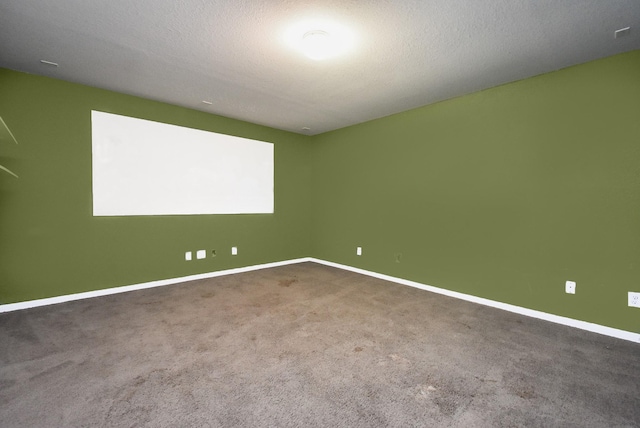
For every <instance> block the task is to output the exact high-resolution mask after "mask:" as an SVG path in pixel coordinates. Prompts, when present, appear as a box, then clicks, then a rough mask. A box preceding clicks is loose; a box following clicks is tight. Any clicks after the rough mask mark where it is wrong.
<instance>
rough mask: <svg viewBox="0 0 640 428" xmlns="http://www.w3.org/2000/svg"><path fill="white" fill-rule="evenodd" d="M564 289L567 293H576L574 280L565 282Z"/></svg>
mask: <svg viewBox="0 0 640 428" xmlns="http://www.w3.org/2000/svg"><path fill="white" fill-rule="evenodd" d="M564 291H566V292H567V293H568V294H576V282H575V281H567V282H565V283H564Z"/></svg>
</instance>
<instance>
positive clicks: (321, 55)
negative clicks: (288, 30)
mask: <svg viewBox="0 0 640 428" xmlns="http://www.w3.org/2000/svg"><path fill="white" fill-rule="evenodd" d="M333 44H334V43H332V40H331V36H330V35H329V33H327V32H326V31H322V30H313V31H307V32H306V33H304V36H302V49H303V51H304V54H305V55H306V56H308V57H309V58H311V59H314V60H316V61H319V60H323V59H327V58H329V57H330V56H331V55H332V54H333V50H334V49H333Z"/></svg>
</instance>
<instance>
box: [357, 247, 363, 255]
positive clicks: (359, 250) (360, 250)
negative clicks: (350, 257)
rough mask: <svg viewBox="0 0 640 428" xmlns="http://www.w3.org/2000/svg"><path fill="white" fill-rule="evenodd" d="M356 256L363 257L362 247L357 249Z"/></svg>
mask: <svg viewBox="0 0 640 428" xmlns="http://www.w3.org/2000/svg"><path fill="white" fill-rule="evenodd" d="M356 254H357V255H359V256H361V255H362V247H357V248H356Z"/></svg>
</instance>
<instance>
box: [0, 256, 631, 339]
mask: <svg viewBox="0 0 640 428" xmlns="http://www.w3.org/2000/svg"><path fill="white" fill-rule="evenodd" d="M304 262H314V263H318V264H321V265H325V266H331V267H334V268H338V269H343V270H347V271H351V272H355V273H359V274H361V275H367V276H370V277H373V278H378V279H382V280H384V281H389V282H395V283H397V284H402V285H407V286H409V287H414V288H419V289H421V290H425V291H430V292H432V293H437V294H442V295H445V296H449V297H454V298H456V299H461V300H466V301H468V302H472V303H478V304H480V305H485V306H490V307H492V308H497V309H502V310H504V311H509V312H513V313H516V314H520V315H524V316H528V317H532V318H538V319H541V320H545V321H550V322H553V323H556V324H562V325H566V326H569V327H574V328H579V329H581V330H586V331H590V332H593V333H598V334H602V335H605V336H610V337H615V338H618V339H623V340H627V341H630V342H635V343H640V333H633V332H631V331H626V330H620V329H617V328H612V327H607V326H603V325H600V324H594V323H590V322H586V321H580V320H576V319H573V318H567V317H563V316H559V315H553V314H548V313H546V312H541V311H537V310H533V309H528V308H523V307H521V306H515V305H510V304H508V303H502V302H498V301H495V300H490V299H485V298H483V297H477V296H473V295H471V294H465V293H459V292H457V291H451V290H447V289H445V288H439V287H434V286H432V285H426V284H422V283H419V282H415V281H410V280H408V279H403V278H397V277H395V276H391V275H385V274H382V273H377V272H372V271H369V270H365V269H360V268H356V267H352V266H348V265H343V264H340V263H335V262H330V261H327V260H322V259H317V258H315V257H302V258H299V259H290V260H283V261H280V262H272V263H265V264H260V265H253V266H245V267H240V268H233V269H226V270H221V271H216V272H207V273H201V274H196V275H189V276H183V277H179V278H169V279H161V280H157V281H149V282H144V283H140V284H133V285H124V286H121V287H113V288H106V289H103V290H94V291H87V292H83V293H75V294H67V295H64V296H56V297H49V298H45V299H37V300H28V301H25V302H18V303H8V304H4V305H0V313H3V312H13V311H19V310H22V309H29V308H37V307H39V306H47V305H55V304H57V303H65V302H72V301H74V300H82V299H90V298H92V297H100V296H107V295H110V294H118V293H127V292H129V291H136V290H144V289H146V288H154V287H163V286H165V285H172V284H178V283H181V282H187V281H195V280H198V279H207V278H215V277H218V276H225V275H233V274H236V273H243V272H251V271H255V270H260V269H268V268H273V267H278V266H285V265H292V264H296V263H304Z"/></svg>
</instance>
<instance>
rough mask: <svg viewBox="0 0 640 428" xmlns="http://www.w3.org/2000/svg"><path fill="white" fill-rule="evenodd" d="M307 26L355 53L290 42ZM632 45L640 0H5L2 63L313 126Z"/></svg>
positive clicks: (638, 42) (329, 126) (274, 123)
mask: <svg viewBox="0 0 640 428" xmlns="http://www.w3.org/2000/svg"><path fill="white" fill-rule="evenodd" d="M309 20H311V21H314V20H315V21H322V22H325V23H326V25H332V24H331V23H333V24H339V25H343V26H346V27H348V28H349V29H350V30H351V31H352V33H353V34H354V36H355V46H354V49H353V50H352V51H351V52H350V53H349V54H346V55H343V56H340V57H336V58H332V59H328V60H325V61H314V60H311V59H308V58H307V57H305V56H303V55H302V54H300V52H298V51H296V50H294V49H292V48H291V47H290V46H289V45H288V44H287V43H286V42H285V40H283V36H284V34H285V33H286V32H287V31H288V29H290V28H291V27H292V26H296V25H298V24H299V23H300V22H306V21H309ZM318 26H319V25H318V24H316V25H312V26H310V28H308V29H307V30H315V29H318V28H313V27H318ZM629 26H630V27H631V31H630V32H629V34H628V35H627V36H625V37H621V38H617V39H616V38H614V31H615V30H617V29H620V28H624V27H629ZM301 36H302V34H300V37H301ZM634 49H640V0H509V1H504V0H369V1H366V2H364V1H356V0H325V1H300V0H261V1H257V0H256V1H249V0H136V1H131V0H108V1H107V0H102V1H99V0H92V1H87V0H2V2H0V67H5V68H10V69H14V70H20V71H26V72H30V73H35V74H41V75H46V76H51V77H56V78H60V79H63V80H68V81H72V82H78V83H82V84H86V85H91V86H96V87H100V88H106V89H111V90H114V91H118V92H124V93H128V94H134V95H138V96H142V97H145V98H150V99H155V100H160V101H164V102H168V103H172V104H177V105H181V106H186V107H190V108H194V109H198V110H203V111H207V112H211V113H216V114H220V115H223V116H227V117H233V118H238V119H243V120H247V121H250V122H254V123H258V124H263V125H268V126H271V127H274V128H280V129H285V130H289V131H293V132H298V133H307V134H318V133H321V132H325V131H329V130H333V129H337V128H341V127H344V126H348V125H352V124H355V123H360V122H364V121H367V120H370V119H374V118H378V117H382V116H387V115H389V114H393V113H397V112H400V111H404V110H408V109H410V108H413V107H418V106H422V105H426V104H430V103H434V102H437V101H440V100H444V99H447V98H452V97H456V96H459V95H463V94H467V93H471V92H474V91H478V90H481V89H485V88H489V87H492V86H496V85H500V84H503V83H507V82H511V81H515V80H519V79H523V78H526V77H530V76H534V75H537V74H541V73H545V72H549V71H553V70H557V69H560V68H563V67H567V66H571V65H575V64H579V63H583V62H587V61H590V60H593V59H597V58H602V57H605V56H609V55H613V54H616V53H620V52H626V51H629V50H634ZM41 59H44V60H48V61H53V62H56V63H59V66H58V67H53V66H50V65H45V64H42V63H40V60H41ZM639 78H640V76H639ZM203 100H208V101H210V102H211V103H212V104H211V105H206V104H203V103H202V101H203ZM304 127H308V128H310V130H308V131H303V130H302V128H304Z"/></svg>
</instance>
